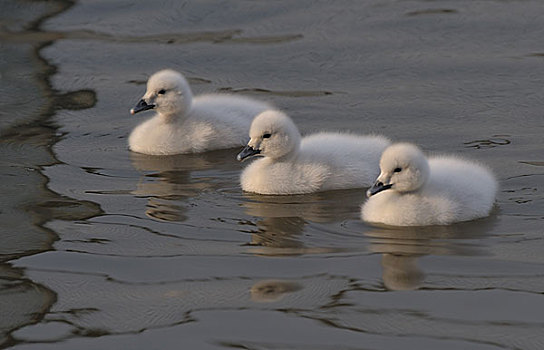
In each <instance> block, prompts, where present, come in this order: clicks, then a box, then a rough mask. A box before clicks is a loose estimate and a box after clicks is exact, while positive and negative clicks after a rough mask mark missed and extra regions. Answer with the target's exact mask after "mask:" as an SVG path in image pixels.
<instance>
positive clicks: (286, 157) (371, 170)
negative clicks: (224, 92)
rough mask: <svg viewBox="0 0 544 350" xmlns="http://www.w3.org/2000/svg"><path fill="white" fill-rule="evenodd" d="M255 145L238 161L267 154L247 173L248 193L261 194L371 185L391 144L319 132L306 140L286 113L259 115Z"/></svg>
mask: <svg viewBox="0 0 544 350" xmlns="http://www.w3.org/2000/svg"><path fill="white" fill-rule="evenodd" d="M249 136H250V138H251V139H250V141H249V143H248V144H247V146H246V147H245V148H244V149H243V150H242V151H241V152H240V154H238V157H237V158H238V160H239V161H243V160H244V159H247V158H249V157H253V156H261V157H264V158H262V159H258V160H255V161H254V162H253V163H251V164H250V165H249V166H247V167H246V168H245V169H244V171H243V172H242V174H241V177H240V182H241V185H242V189H243V190H244V191H247V192H253V193H259V194H274V195H289V194H303V193H312V192H319V191H327V190H338V189H347V188H362V187H369V186H370V185H371V184H372V182H373V179H375V177H376V176H377V175H378V173H379V168H378V164H379V159H380V155H381V153H382V151H383V150H384V149H385V148H386V147H387V146H388V145H389V143H390V142H389V140H388V139H387V138H385V137H383V136H373V135H370V136H360V135H353V134H345V133H337V132H334V133H328V132H327V133H326V132H322V133H317V134H314V135H310V136H307V137H304V138H302V139H301V136H300V133H299V131H298V129H297V127H296V126H295V124H294V123H293V121H292V120H291V119H290V118H289V117H288V116H287V115H285V114H284V113H283V112H280V111H277V110H269V111H265V112H263V113H261V114H259V115H258V116H256V117H255V119H254V120H253V122H252V123H251V127H250V130H249Z"/></svg>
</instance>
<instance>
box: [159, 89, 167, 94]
mask: <svg viewBox="0 0 544 350" xmlns="http://www.w3.org/2000/svg"><path fill="white" fill-rule="evenodd" d="M157 93H158V94H159V95H164V94H165V93H166V90H164V89H161V90H159V92H157Z"/></svg>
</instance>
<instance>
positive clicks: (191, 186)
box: [130, 149, 240, 221]
mask: <svg viewBox="0 0 544 350" xmlns="http://www.w3.org/2000/svg"><path fill="white" fill-rule="evenodd" d="M235 154H236V150H232V149H230V150H221V151H214V152H208V153H203V154H196V155H195V154H180V155H173V156H148V155H145V154H139V153H131V154H130V159H131V162H132V165H133V167H134V168H135V169H136V170H138V171H139V172H140V173H141V174H142V176H141V178H140V180H139V181H138V183H137V187H136V189H135V190H134V191H133V192H132V194H133V195H135V196H137V197H144V198H147V199H148V203H147V206H146V215H147V216H148V217H150V218H152V219H155V220H159V221H185V220H186V219H187V217H186V215H185V212H186V211H187V208H186V205H187V201H188V200H189V199H190V198H193V197H197V196H198V195H199V194H200V193H201V192H203V191H211V190H217V189H219V188H222V187H223V186H224V185H225V184H226V183H228V181H227V180H225V182H223V181H222V179H223V177H222V176H221V174H222V173H227V174H229V173H232V172H237V171H239V169H240V164H238V162H237V161H236V160H235V158H234V155H235ZM204 172H206V173H204ZM210 174H211V175H210ZM210 176H211V177H210ZM229 180H230V178H229Z"/></svg>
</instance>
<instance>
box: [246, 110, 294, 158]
mask: <svg viewBox="0 0 544 350" xmlns="http://www.w3.org/2000/svg"><path fill="white" fill-rule="evenodd" d="M249 137H250V138H251V139H250V140H249V142H248V144H247V146H246V147H245V148H244V149H243V150H242V152H240V153H239V154H238V156H237V157H236V158H237V159H238V160H239V161H243V160H244V159H247V158H249V157H252V156H257V155H259V156H263V157H270V158H273V159H278V158H282V157H284V156H288V155H291V154H294V153H296V152H297V151H298V149H299V148H300V133H299V131H298V129H297V127H296V125H295V124H294V123H293V121H292V120H291V118H289V117H288V116H287V115H285V113H283V112H280V111H276V110H268V111H264V112H262V113H261V114H259V115H257V116H256V117H255V119H253V122H252V123H251V127H250V129H249Z"/></svg>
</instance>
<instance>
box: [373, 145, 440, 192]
mask: <svg viewBox="0 0 544 350" xmlns="http://www.w3.org/2000/svg"><path fill="white" fill-rule="evenodd" d="M380 170H381V173H380V176H379V177H378V179H377V180H376V183H374V185H373V186H372V187H371V188H370V189H369V190H368V191H367V192H366V194H367V196H368V197H370V196H373V195H375V194H377V193H379V192H382V191H385V190H389V189H391V190H394V191H397V192H411V191H415V190H417V189H419V188H420V187H421V186H423V184H424V183H425V182H426V181H427V179H428V178H429V173H430V170H429V163H428V162H427V159H426V158H425V155H424V154H423V152H421V150H420V149H419V148H418V147H417V146H415V145H413V144H410V143H396V144H393V145H391V146H389V147H387V148H386V149H385V151H383V154H382V157H381V159H380Z"/></svg>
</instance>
